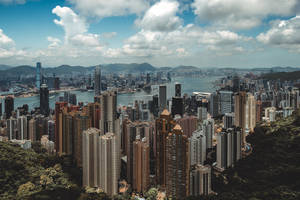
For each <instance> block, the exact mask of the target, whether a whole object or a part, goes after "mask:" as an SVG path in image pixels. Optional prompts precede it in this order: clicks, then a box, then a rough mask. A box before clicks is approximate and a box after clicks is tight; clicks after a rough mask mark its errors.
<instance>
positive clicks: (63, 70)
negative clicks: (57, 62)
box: [43, 65, 89, 75]
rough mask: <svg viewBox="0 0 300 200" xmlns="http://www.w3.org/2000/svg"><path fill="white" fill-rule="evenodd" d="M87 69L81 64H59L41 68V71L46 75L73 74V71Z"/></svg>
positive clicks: (79, 71) (84, 70) (80, 71)
mask: <svg viewBox="0 0 300 200" xmlns="http://www.w3.org/2000/svg"><path fill="white" fill-rule="evenodd" d="M88 71H89V68H87V67H83V66H70V65H61V66H58V67H53V68H43V72H44V73H45V74H46V75H52V74H56V75H64V74H73V73H81V74H82V73H86V72H88Z"/></svg>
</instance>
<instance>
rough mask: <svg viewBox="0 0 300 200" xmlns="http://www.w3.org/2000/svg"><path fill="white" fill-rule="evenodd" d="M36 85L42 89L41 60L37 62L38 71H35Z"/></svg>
mask: <svg viewBox="0 0 300 200" xmlns="http://www.w3.org/2000/svg"><path fill="white" fill-rule="evenodd" d="M35 73H36V74H35V80H36V82H35V87H36V88H37V89H40V87H41V78H42V77H41V76H42V64H41V63H40V62H38V63H36V72H35Z"/></svg>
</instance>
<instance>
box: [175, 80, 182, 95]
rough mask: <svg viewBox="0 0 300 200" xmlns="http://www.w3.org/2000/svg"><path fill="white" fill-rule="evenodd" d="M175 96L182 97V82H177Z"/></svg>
mask: <svg viewBox="0 0 300 200" xmlns="http://www.w3.org/2000/svg"><path fill="white" fill-rule="evenodd" d="M175 97H181V84H180V83H176V84H175Z"/></svg>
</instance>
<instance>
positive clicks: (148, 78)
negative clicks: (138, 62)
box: [146, 73, 151, 85]
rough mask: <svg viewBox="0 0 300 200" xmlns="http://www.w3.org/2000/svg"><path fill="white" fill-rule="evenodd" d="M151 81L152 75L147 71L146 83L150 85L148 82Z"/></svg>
mask: <svg viewBox="0 0 300 200" xmlns="http://www.w3.org/2000/svg"><path fill="white" fill-rule="evenodd" d="M150 82H151V77H150V74H149V73H147V78H146V84H147V85H148V84H150Z"/></svg>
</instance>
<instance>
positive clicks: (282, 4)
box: [192, 0, 298, 29]
mask: <svg viewBox="0 0 300 200" xmlns="http://www.w3.org/2000/svg"><path fill="white" fill-rule="evenodd" d="M297 5H298V0H276V1H274V0H195V1H194V3H193V4H192V7H193V9H194V13H195V14H196V15H198V16H199V19H200V20H201V21H206V22H207V21H208V22H211V23H213V24H214V25H218V26H226V27H230V28H234V29H249V28H253V27H255V26H258V25H260V24H261V22H262V19H264V18H265V17H267V16H271V15H272V16H274V15H275V16H276V15H277V16H290V15H294V14H295V12H296V6H297Z"/></svg>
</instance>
